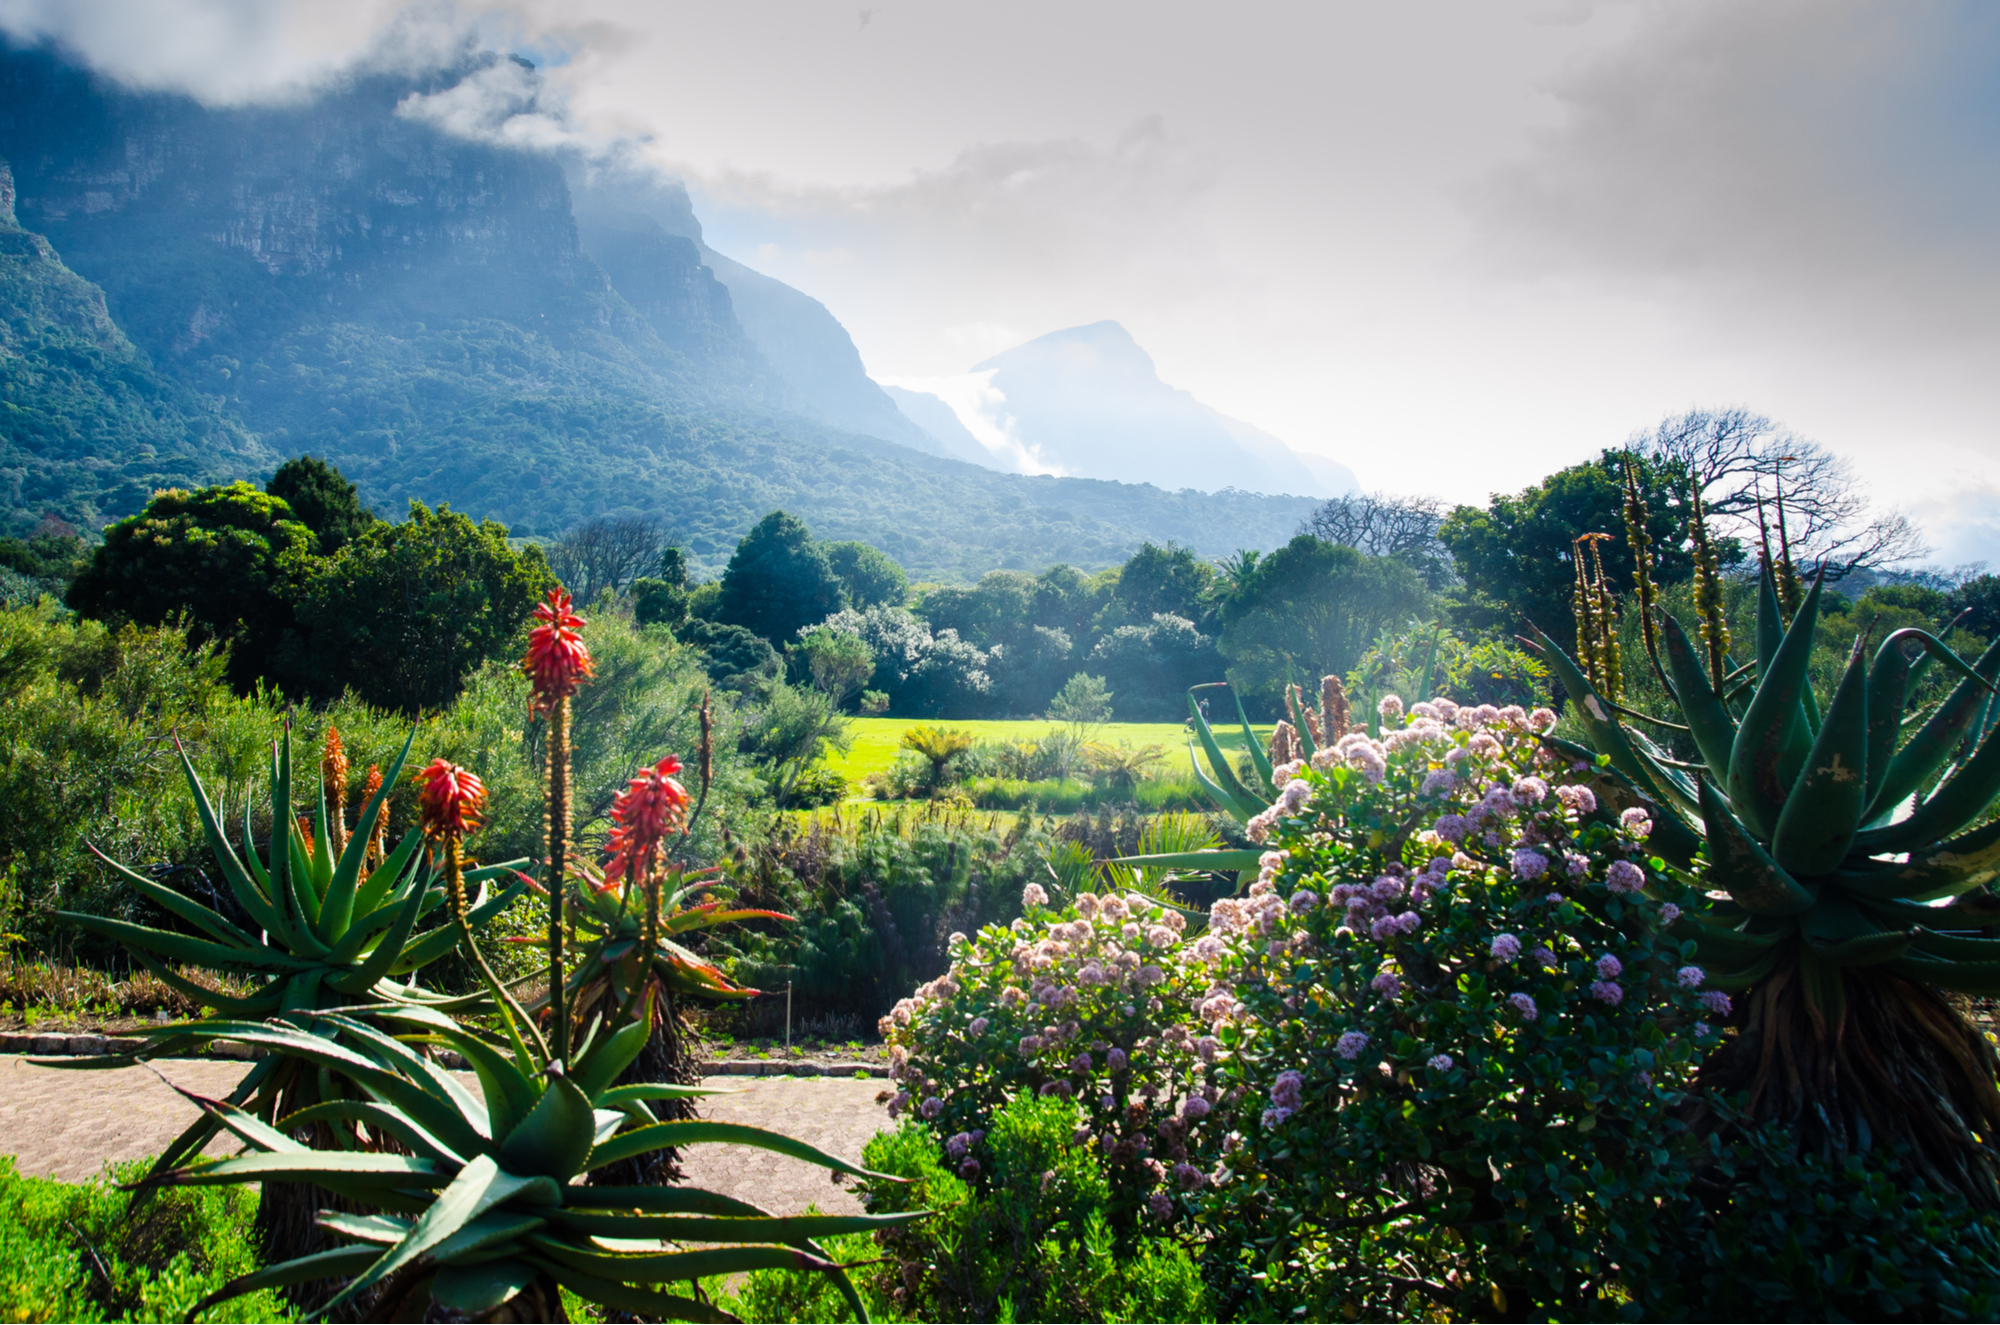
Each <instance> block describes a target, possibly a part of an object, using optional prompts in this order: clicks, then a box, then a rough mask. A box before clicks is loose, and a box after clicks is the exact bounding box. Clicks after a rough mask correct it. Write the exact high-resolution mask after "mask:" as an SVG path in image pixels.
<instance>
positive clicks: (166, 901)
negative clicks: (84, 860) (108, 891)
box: [84, 843, 257, 947]
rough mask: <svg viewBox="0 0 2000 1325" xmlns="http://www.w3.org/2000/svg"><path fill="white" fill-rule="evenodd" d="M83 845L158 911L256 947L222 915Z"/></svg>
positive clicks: (222, 937) (251, 938)
mask: <svg viewBox="0 0 2000 1325" xmlns="http://www.w3.org/2000/svg"><path fill="white" fill-rule="evenodd" d="M84 845H85V846H86V847H87V848H88V849H89V851H90V854H91V855H93V856H96V857H97V858H98V859H99V860H101V861H103V862H104V863H105V864H106V865H109V866H110V867H111V868H112V870H113V871H114V872H116V873H117V874H118V875H119V876H121V877H122V878H123V879H124V880H125V882H127V883H129V884H131V885H132V887H133V888H135V889H137V890H138V892H139V893H140V894H141V895H142V896H144V897H146V898H149V899H150V900H151V901H153V902H154V903H156V904H157V905H158V906H159V907H160V908H161V909H162V910H164V911H167V912H168V913H170V914H172V915H175V916H178V917H179V918H180V919H182V920H185V921H187V922H188V923H189V924H191V925H193V926H195V927H196V928H198V929H200V930H201V931H202V932H203V933H205V934H207V935H208V936H209V937H210V938H213V939H216V940H218V941H220V942H223V943H241V944H244V945H246V946H250V947H255V946H256V945H257V939H256V937H255V936H254V935H251V934H247V933H245V932H244V931H243V930H242V929H240V928H238V927H237V926H236V925H234V924H231V923H230V922H229V921H228V920H227V919H225V918H224V917H223V916H221V915H219V914H217V913H216V912H215V911H214V910H213V909H211V908H209V907H206V906H203V905H202V904H201V903H200V902H197V901H195V900H194V899H193V898H192V897H187V896H184V895H183V894H181V893H178V892H175V891H174V890H173V889H172V888H168V887H166V886H164V885H162V884H159V883H155V882H154V881H153V880H151V879H149V878H147V877H146V876H145V875H143V874H141V873H139V872H138V871H137V870H132V869H127V868H126V867H125V866H123V865H121V864H119V863H118V862H117V861H115V860H113V859H112V858H111V857H109V856H107V855H105V854H104V853H103V852H102V851H99V850H98V849H97V847H96V846H94V845H92V844H90V843H85V844H84Z"/></svg>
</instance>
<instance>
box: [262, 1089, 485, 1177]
mask: <svg viewBox="0 0 2000 1325" xmlns="http://www.w3.org/2000/svg"><path fill="white" fill-rule="evenodd" d="M317 1122H347V1123H365V1124H367V1125H368V1127H369V1128H370V1129H371V1130H373V1131H376V1132H386V1133H393V1134H394V1135H395V1136H397V1137H399V1138H400V1139H401V1140H402V1142H403V1144H405V1145H407V1146H409V1147H410V1148H411V1149H412V1150H414V1151H415V1152H416V1153H417V1154H419V1155H422V1156H424V1157H426V1158H428V1159H434V1160H439V1161H442V1162H443V1163H446V1164H450V1165H460V1164H463V1163H465V1156H464V1155H462V1154H460V1153H459V1152H458V1151H456V1150H453V1149H452V1148H451V1147H450V1146H448V1145H446V1144H445V1143H444V1142H443V1141H441V1140H439V1139H438V1138H437V1137H436V1136H433V1135H432V1134H431V1133H430V1131H429V1130H428V1129H426V1128H424V1127H421V1126H419V1125H418V1123H417V1121H416V1120H415V1119H414V1118H412V1117H410V1115H408V1114H407V1113H404V1112H403V1111H402V1110H401V1109H398V1108H395V1107H394V1106H392V1105H388V1104H377V1103H375V1102H374V1101H372V1100H323V1101H321V1102H320V1103H318V1104H309V1105H307V1106H306V1107H305V1108H303V1109H295V1110H293V1111H292V1112H291V1113H288V1114H286V1115H285V1116H284V1117H283V1118H280V1119H279V1120H278V1126H280V1127H282V1128H287V1129H296V1128H299V1127H304V1126H305V1125H306V1124H308V1123H317Z"/></svg>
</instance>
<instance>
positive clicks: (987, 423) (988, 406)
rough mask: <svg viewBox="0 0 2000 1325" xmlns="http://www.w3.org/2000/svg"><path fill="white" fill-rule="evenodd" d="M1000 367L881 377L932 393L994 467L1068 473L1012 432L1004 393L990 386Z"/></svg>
mask: <svg viewBox="0 0 2000 1325" xmlns="http://www.w3.org/2000/svg"><path fill="white" fill-rule="evenodd" d="M999 371H1000V370H999V369H997V368H988V369H987V370H986V371H984V372H979V373H947V374H945V375H943V376H940V377H883V378H881V379H880V380H881V382H882V383H883V384H884V385H886V386H899V387H902V388H903V389H904V390H905V391H922V392H926V393H928V394H930V395H933V396H936V397H937V398H938V399H939V400H942V401H943V402H944V403H945V404H946V405H948V406H950V408H951V412H952V413H953V414H955V415H957V416H958V421H959V422H960V423H961V424H963V425H965V430H966V431H967V432H969V433H971V434H972V437H973V440H975V441H977V442H978V443H979V444H980V445H981V446H983V447H985V448H986V449H987V450H988V451H989V452H991V453H992V456H993V463H994V465H995V466H996V467H998V468H1000V469H1003V470H1007V471H1009V472H1011V473H1015V474H1054V475H1056V476H1058V477H1060V476H1062V475H1064V474H1066V473H1068V472H1069V471H1068V470H1066V469H1064V468H1063V467H1062V466H1061V465H1057V464H1054V463H1051V462H1050V461H1048V460H1045V459H1043V457H1042V453H1041V448H1040V447H1038V446H1032V445H1030V444H1028V443H1027V442H1024V441H1022V440H1021V438H1020V436H1019V435H1018V434H1017V432H1016V431H1015V427H1014V416H1013V415H1012V414H1009V413H1008V412H1007V396H1006V394H1005V393H1004V392H1002V391H1001V390H1000V388H999V387H996V386H994V385H993V377H994V374H996V373H998V372H999Z"/></svg>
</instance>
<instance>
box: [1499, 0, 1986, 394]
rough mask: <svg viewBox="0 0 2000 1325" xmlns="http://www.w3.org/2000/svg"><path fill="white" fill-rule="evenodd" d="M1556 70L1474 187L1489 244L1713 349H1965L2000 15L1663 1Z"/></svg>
mask: <svg viewBox="0 0 2000 1325" xmlns="http://www.w3.org/2000/svg"><path fill="white" fill-rule="evenodd" d="M1638 12H1639V21H1638V23H1637V24H1636V26H1635V28H1634V30H1633V32H1632V33H1631V35H1630V37H1629V39H1628V40H1626V41H1623V42H1621V43H1618V44H1617V45H1616V46H1615V47H1613V48H1611V49H1610V50H1608V51H1606V52H1604V53H1602V54H1600V55H1597V56H1595V57H1593V58H1589V59H1585V60H1583V61H1581V62H1580V63H1578V64H1576V65H1575V66H1573V67H1572V69H1571V70H1570V71H1569V73H1568V74H1567V75H1566V76H1563V77H1561V78H1559V79H1557V80H1556V81H1555V82H1554V83H1553V85H1552V86H1551V88H1550V89H1549V90H1550V94H1551V96H1552V99H1553V105H1554V107H1555V109H1556V110H1557V112H1558V123H1557V125H1556V127H1554V128H1553V129H1551V130H1549V131H1547V132H1546V133H1544V134H1542V135H1541V136H1540V137H1539V139H1538V141H1537V142H1536V143H1535V145H1534V147H1533V148H1532V150H1530V151H1529V152H1528V153H1526V154H1525V155H1524V156H1522V157H1520V158H1519V159H1517V160H1516V161H1514V162H1512V163H1510V164H1509V165H1508V166H1506V167H1505V168H1503V169H1501V170H1499V171H1496V172H1494V173H1493V174H1491V175H1490V176H1489V177H1488V178H1487V179H1486V180H1485V181H1484V182H1483V183H1482V185H1480V186H1479V187H1477V188H1475V189H1473V190H1471V191H1470V194H1469V196H1470V200H1471V203H1472V210H1473V213H1474V215H1475V216H1476V217H1477V218H1478V219H1479V220H1480V221H1481V222H1482V223H1483V224H1484V225H1485V226H1486V227H1487V232H1486V235H1485V237H1484V253H1485V256H1487V257H1489V258H1493V259H1496V260H1497V261H1498V262H1499V264H1500V265H1501V266H1503V267H1506V268H1510V269H1512V270H1513V271H1515V272H1516V273H1517V274H1521V275H1526V276H1529V277H1532V278H1537V279H1548V280H1555V281H1562V280H1565V279H1576V280H1584V281H1599V282H1602V281H1607V280H1608V281H1610V282H1613V283H1615V285H1616V287H1617V288H1621V289H1623V290H1625V291H1627V292H1629V293H1634V294H1639V295H1642V296H1646V297H1653V298H1663V299H1665V300H1668V301H1670V302H1672V303H1674V304H1675V305H1677V306H1678V307H1679V309H1680V311H1681V313H1682V314H1683V315H1684V316H1687V317H1689V318H1700V319H1702V320H1703V324H1704V327H1705V330H1706V332H1707V333H1708V334H1710V335H1712V336H1713V337H1715V338H1716V340H1717V341H1719V342H1721V343H1723V344H1732V343H1733V344H1738V345H1741V344H1745V343H1753V344H1754V343H1757V342H1760V341H1763V340H1766V339H1768V338H1772V337H1775V336H1780V335H1800V334H1806V335H1809V336H1810V337H1811V339H1812V340H1814V341H1815V342H1822V341H1824V340H1826V339H1828V338H1835V339H1840V340H1844V341H1848V342H1852V343H1853V344H1855V345H1857V346H1862V347H1866V348H1867V349H1869V350H1870V351H1873V352H1881V353H1888V354H1893V355H1898V356H1901V355H1906V354H1910V353H1923V352H1927V351H1928V350H1930V349H1932V348H1934V347H1937V346H1939V345H1947V346H1953V347H1955V351H1954V352H1961V351H1962V349H1963V343H1964V338H1965V337H1967V336H1973V337H1977V338H1978V339H1980V340H1982V341H1986V340H1990V338H1991V337H1992V336H1993V328H1992V323H1991V308H1992V306H1993V301H1994V299H1995V297H1996V295H2000V251H1996V250H1995V249H1994V248H1993V245H1992V242H1991V237H1992V235H1993V233H1994V231H1995V229H1996V228H1997V227H2000V99H1996V96H1995V93H1994V90H1993V82H1992V70H1993V68H1994V67H1995V66H1996V64H2000V10H1996V9H1995V8H1993V7H1992V6H1990V5H1984V4H1979V3H1967V2H1964V0H1931V2H1929V3H1912V2H1911V0H1865V2H1862V3H1850V4H1843V5H1827V4H1823V3H1818V2H1817V0H1766V2H1765V3H1759V4H1755V5H1743V4H1735V3H1729V2H1728V0H1674V3H1672V4H1657V3H1656V4H1648V5H1646V6H1644V7H1642V8H1641V9H1640V10H1639V11H1638Z"/></svg>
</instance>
